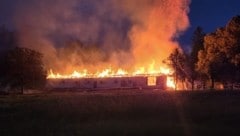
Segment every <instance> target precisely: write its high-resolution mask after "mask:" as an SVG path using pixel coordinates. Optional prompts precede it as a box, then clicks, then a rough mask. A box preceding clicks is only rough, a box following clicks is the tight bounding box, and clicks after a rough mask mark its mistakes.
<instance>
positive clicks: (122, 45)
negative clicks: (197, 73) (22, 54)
mask: <svg viewBox="0 0 240 136" xmlns="http://www.w3.org/2000/svg"><path fill="white" fill-rule="evenodd" d="M189 3H190V2H189V0H68V1H66V0H51V1H49V0H25V1H24V2H22V1H19V3H18V4H16V5H18V7H16V8H15V9H16V10H15V18H14V20H15V25H16V28H17V29H18V31H19V35H20V41H21V45H22V46H26V47H29V48H33V49H36V50H39V51H40V52H42V53H43V54H44V55H45V60H44V61H45V63H46V66H47V68H52V69H54V70H57V71H61V72H69V71H72V70H73V69H77V68H79V69H83V68H86V69H92V70H94V71H96V68H98V69H99V68H100V69H101V67H109V66H111V67H122V68H126V69H129V68H134V66H136V67H137V66H146V65H149V63H152V61H153V60H155V62H156V64H159V65H161V62H162V60H163V59H166V58H167V56H168V55H169V53H171V51H172V49H173V48H175V47H178V43H177V42H176V41H174V39H175V38H176V37H177V36H178V35H179V34H180V33H181V32H183V31H184V30H186V28H187V27H188V25H189V21H188V16H187V13H188V8H189V7H188V6H189Z"/></svg>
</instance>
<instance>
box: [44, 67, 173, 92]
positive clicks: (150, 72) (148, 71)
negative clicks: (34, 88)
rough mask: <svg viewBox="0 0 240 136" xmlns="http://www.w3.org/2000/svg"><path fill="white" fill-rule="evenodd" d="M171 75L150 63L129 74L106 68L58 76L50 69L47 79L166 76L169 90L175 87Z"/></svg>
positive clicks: (164, 68) (165, 69) (122, 70)
mask: <svg viewBox="0 0 240 136" xmlns="http://www.w3.org/2000/svg"><path fill="white" fill-rule="evenodd" d="M172 74H173V70H171V69H170V68H168V67H166V66H165V67H160V68H155V62H153V63H151V64H150V65H149V67H148V68H145V67H139V68H136V69H135V70H134V71H132V72H129V71H127V70H124V69H122V68H119V69H117V70H114V69H113V68H111V67H110V68H106V69H103V70H101V71H98V72H95V73H91V72H89V71H88V70H87V69H84V70H83V71H77V70H74V71H73V72H72V73H71V74H60V73H54V72H53V70H52V69H50V70H49V72H48V76H47V79H71V78H105V77H132V76H139V75H147V76H156V75H166V76H167V82H166V86H167V87H168V88H170V89H174V88H175V87H176V85H175V83H174V78H173V77H172V76H171V75H172Z"/></svg>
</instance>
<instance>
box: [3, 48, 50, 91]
mask: <svg viewBox="0 0 240 136" xmlns="http://www.w3.org/2000/svg"><path fill="white" fill-rule="evenodd" d="M2 67H4V68H3V69H2V70H3V71H2V73H3V74H2V78H3V79H2V83H3V85H4V84H5V85H10V86H11V87H13V88H20V90H21V92H22V93H23V90H24V88H27V89H36V88H41V87H44V86H45V82H46V72H45V70H44V66H43V62H42V54H41V53H39V52H36V51H34V50H31V49H27V48H19V47H16V48H14V49H12V50H10V51H9V52H8V53H7V54H6V56H5V60H4V65H3V66H2Z"/></svg>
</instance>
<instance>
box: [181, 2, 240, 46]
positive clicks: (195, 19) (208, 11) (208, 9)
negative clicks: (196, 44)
mask: <svg viewBox="0 0 240 136" xmlns="http://www.w3.org/2000/svg"><path fill="white" fill-rule="evenodd" d="M239 5H240V1H239V0H192V3H191V7H190V10H191V11H190V14H189V18H190V23H191V26H190V28H189V29H188V31H187V32H185V34H184V35H183V36H182V37H181V38H180V42H181V44H182V45H184V46H188V45H189V44H190V43H191V35H192V33H193V31H194V29H195V28H196V27H197V26H201V27H202V28H203V29H204V31H205V32H207V33H209V32H213V31H215V30H216V28H218V27H222V26H224V25H225V24H226V23H227V22H228V21H229V20H230V19H231V18H232V17H233V16H236V15H240V6H239Z"/></svg>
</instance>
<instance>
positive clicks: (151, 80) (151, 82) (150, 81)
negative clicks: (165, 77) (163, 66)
mask: <svg viewBox="0 0 240 136" xmlns="http://www.w3.org/2000/svg"><path fill="white" fill-rule="evenodd" d="M147 83H148V86H156V85H157V77H155V76H150V77H148V82H147Z"/></svg>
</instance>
